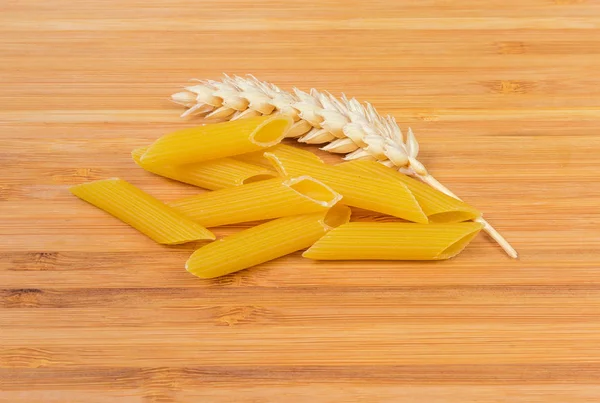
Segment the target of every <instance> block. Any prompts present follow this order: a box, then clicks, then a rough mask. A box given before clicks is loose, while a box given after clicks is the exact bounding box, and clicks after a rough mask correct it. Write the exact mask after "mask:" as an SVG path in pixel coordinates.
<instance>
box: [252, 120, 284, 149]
mask: <svg viewBox="0 0 600 403" xmlns="http://www.w3.org/2000/svg"><path fill="white" fill-rule="evenodd" d="M277 116H278V118H277V119H270V120H267V121H266V122H264V123H262V124H261V125H260V126H258V127H257V128H256V130H254V132H252V133H251V134H250V141H251V142H253V143H254V144H256V145H258V146H261V147H265V148H266V147H271V146H274V145H275V144H278V143H279V142H280V141H281V140H283V138H284V137H285V133H286V132H287V131H288V129H289V128H290V126H291V124H290V122H291V120H290V119H289V118H288V119H282V118H281V117H282V116H286V115H281V116H280V115H277Z"/></svg>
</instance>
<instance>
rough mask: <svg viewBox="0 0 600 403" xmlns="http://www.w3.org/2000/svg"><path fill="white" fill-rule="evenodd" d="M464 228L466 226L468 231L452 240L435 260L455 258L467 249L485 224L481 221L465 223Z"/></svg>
mask: <svg viewBox="0 0 600 403" xmlns="http://www.w3.org/2000/svg"><path fill="white" fill-rule="evenodd" d="M461 226H462V228H466V231H465V232H464V233H463V234H462V236H460V235H459V236H460V237H459V238H457V239H455V240H454V241H452V242H451V243H450V244H449V245H448V246H446V248H445V249H444V250H442V251H441V252H440V253H439V254H438V255H437V256H435V257H434V260H445V259H450V258H453V257H454V256H456V255H458V254H459V253H460V252H462V251H463V249H465V247H466V246H467V245H468V244H469V243H470V242H471V241H472V240H473V238H475V237H476V236H477V234H479V231H481V230H482V228H483V224H480V223H463V224H461Z"/></svg>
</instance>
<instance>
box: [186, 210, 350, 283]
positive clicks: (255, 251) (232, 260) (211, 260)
mask: <svg viewBox="0 0 600 403" xmlns="http://www.w3.org/2000/svg"><path fill="white" fill-rule="evenodd" d="M349 219H350V209H349V208H348V207H346V206H343V205H340V204H337V205H335V206H334V207H332V208H331V209H329V210H328V211H324V212H320V213H313V214H305V215H296V216H290V217H283V218H278V219H276V220H273V221H269V222H266V223H264V224H261V225H258V226H256V227H252V228H249V229H247V230H244V231H241V232H238V233H236V234H234V235H231V236H229V237H227V238H224V239H221V240H219V241H216V242H212V243H210V244H208V245H206V246H203V247H202V248H200V249H198V250H197V251H196V252H194V253H193V254H192V256H191V257H190V258H189V260H188V261H187V263H186V265H185V269H186V270H187V271H189V272H190V273H191V274H193V275H195V276H198V277H201V278H213V277H218V276H224V275H226V274H229V273H233V272H236V271H239V270H243V269H246V268H248V267H252V266H255V265H257V264H260V263H264V262H267V261H269V260H273V259H276V258H278V257H281V256H284V255H287V254H290V253H293V252H296V251H298V250H301V249H305V248H308V247H309V246H310V245H312V244H313V243H314V242H315V241H316V240H318V239H319V238H320V237H322V236H323V234H325V233H326V232H327V231H329V230H330V229H332V228H335V227H337V226H338V225H342V224H344V223H347V222H348V220H349Z"/></svg>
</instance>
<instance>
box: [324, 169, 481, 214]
mask: <svg viewBox="0 0 600 403" xmlns="http://www.w3.org/2000/svg"><path fill="white" fill-rule="evenodd" d="M336 167H337V168H339V169H341V170H344V171H346V172H352V171H355V172H365V173H367V174H369V175H370V176H372V177H379V178H384V177H386V178H389V179H390V180H397V181H400V182H402V183H404V184H405V185H406V186H408V188H409V189H410V191H411V192H412V194H413V195H414V196H415V198H416V199H417V201H418V202H419V205H420V206H421V208H422V209H423V212H424V213H425V214H427V217H428V218H429V221H430V222H432V223H452V222H461V221H467V220H473V219H475V218H477V217H480V216H481V213H480V212H479V211H478V210H476V209H475V208H473V207H471V206H469V205H468V204H467V203H465V202H463V201H461V200H458V199H455V198H454V197H450V196H448V195H447V194H445V193H442V192H440V191H438V190H436V189H434V188H432V187H431V186H428V185H426V184H424V183H423V182H419V181H418V180H416V179H413V178H411V177H409V176H407V175H404V174H402V173H400V172H398V171H396V170H395V169H390V168H388V167H386V166H384V165H382V164H380V163H378V162H375V161H350V162H345V163H342V164H339V165H336Z"/></svg>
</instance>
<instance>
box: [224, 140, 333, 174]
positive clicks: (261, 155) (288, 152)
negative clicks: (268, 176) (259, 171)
mask: <svg viewBox="0 0 600 403" xmlns="http://www.w3.org/2000/svg"><path fill="white" fill-rule="evenodd" d="M266 152H272V153H276V154H277V155H281V156H288V157H293V158H297V159H301V160H307V161H314V162H323V161H322V160H321V158H319V157H318V156H317V155H315V154H314V153H312V152H310V151H308V150H303V149H301V148H298V147H294V146H290V145H287V144H283V143H279V144H277V145H275V146H273V147H269V148H267V149H264V150H260V151H255V152H252V153H247V154H241V155H236V156H235V157H234V158H235V159H236V160H239V161H244V162H247V163H249V164H253V165H260V166H263V167H267V168H273V164H272V163H271V161H269V159H267V158H266V157H265V153H266Z"/></svg>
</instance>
